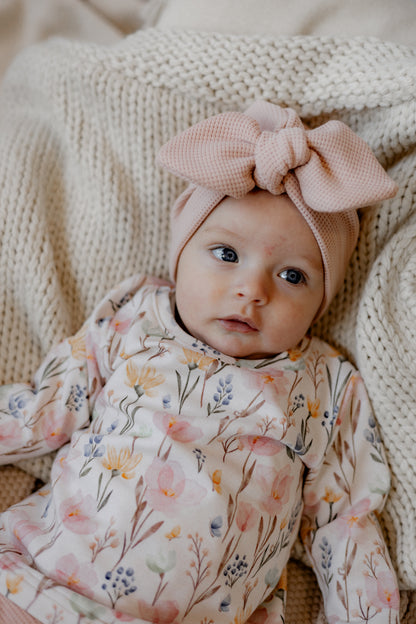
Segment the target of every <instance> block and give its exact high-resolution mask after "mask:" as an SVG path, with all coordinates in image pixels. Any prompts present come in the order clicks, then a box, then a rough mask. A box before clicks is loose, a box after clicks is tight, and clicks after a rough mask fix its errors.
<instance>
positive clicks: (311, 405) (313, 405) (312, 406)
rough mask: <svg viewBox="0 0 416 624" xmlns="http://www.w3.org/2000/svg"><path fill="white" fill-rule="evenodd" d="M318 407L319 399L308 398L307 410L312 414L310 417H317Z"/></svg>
mask: <svg viewBox="0 0 416 624" xmlns="http://www.w3.org/2000/svg"><path fill="white" fill-rule="evenodd" d="M319 407H320V401H319V399H315V401H312V399H308V412H309V414H310V415H311V416H312V418H318V416H319Z"/></svg>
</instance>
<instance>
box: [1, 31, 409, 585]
mask: <svg viewBox="0 0 416 624" xmlns="http://www.w3.org/2000/svg"><path fill="white" fill-rule="evenodd" d="M257 99H265V100H269V101H271V102H273V103H276V104H280V105H283V106H290V107H292V108H294V109H295V110H296V111H297V113H298V114H299V115H300V116H301V117H302V118H303V120H304V121H306V122H308V123H310V124H311V126H312V127H314V126H316V125H318V124H319V123H323V122H325V121H327V120H329V119H339V120H341V121H343V122H344V123H346V124H347V125H349V126H350V127H351V128H352V129H353V130H354V131H356V132H357V133H358V134H359V135H360V136H362V138H364V139H365V140H366V141H367V142H368V143H369V144H370V146H371V148H372V149H373V151H374V152H375V154H376V156H377V157H378V159H379V161H380V163H381V164H382V165H383V166H384V167H386V168H387V170H388V172H389V174H390V175H391V176H392V177H393V178H394V179H395V181H396V182H397V184H398V185H399V192H398V194H397V196H396V197H395V198H394V199H392V200H388V201H386V202H384V203H383V204H382V205H380V206H378V207H375V208H374V209H372V210H368V211H365V213H364V214H363V218H362V232H361V237H360V241H359V244H358V246H357V249H356V251H355V253H354V256H353V258H352V261H351V263H350V267H349V270H348V274H347V277H346V280H345V284H344V288H343V289H342V290H341V292H340V293H339V295H338V296H337V297H336V299H335V300H334V302H333V304H332V306H331V308H330V310H329V311H328V313H327V314H326V315H325V316H324V317H323V318H322V319H321V320H320V322H319V324H318V325H317V326H316V327H315V333H318V334H319V335H321V336H322V337H323V338H325V339H326V340H328V341H330V342H332V343H335V344H336V345H337V346H339V347H341V348H342V349H343V350H344V351H345V352H346V354H347V355H348V356H349V357H351V358H352V359H353V360H354V361H355V362H356V363H357V365H358V366H359V368H360V369H361V372H362V374H363V376H364V380H365V382H366V384H367V387H368V391H369V394H370V398H371V400H372V403H373V407H374V410H375V413H376V416H377V418H378V421H379V424H380V427H381V433H382V437H383V440H384V443H385V446H386V449H387V454H388V459H389V462H390V466H391V469H392V490H391V494H390V496H389V499H388V502H387V505H386V508H385V511H384V512H383V516H382V522H383V524H384V528H385V531H386V535H387V539H388V543H389V546H390V549H391V554H392V558H393V562H394V564H395V566H396V567H397V570H398V573H399V580H400V584H401V587H402V588H403V589H416V502H415V501H416V492H415V483H416V479H415V463H416V462H415V450H414V449H415V445H416V426H415V413H416V402H415V393H414V386H415V380H416V364H415V361H416V360H415V357H414V353H415V352H416V322H415V321H416V318H415V317H416V242H415V241H416V216H415V211H414V202H415V199H414V196H415V192H416V173H415V172H416V153H415V141H416V139H415V137H416V132H415V130H416V52H415V51H412V50H411V49H409V48H406V47H404V46H398V45H395V44H393V43H383V42H381V41H379V40H376V39H364V38H356V39H342V38H329V37H301V36H298V37H291V38H280V39H279V38H272V37H270V38H268V37H238V36H226V35H219V34H203V33H186V32H181V33H174V32H167V31H166V32H160V31H157V30H153V29H149V30H144V31H139V32H138V33H137V34H134V35H132V36H130V37H128V38H126V39H124V40H123V41H122V42H121V43H119V44H116V45H114V46H108V47H106V46H98V45H92V44H85V43H74V42H69V41H64V40H53V41H50V42H47V43H44V44H40V45H38V46H35V47H33V48H32V49H30V50H27V51H24V52H23V53H21V54H20V56H19V57H18V58H17V59H16V61H15V62H14V64H13V65H12V66H11V67H10V69H9V71H8V74H7V75H6V77H5V79H4V82H3V85H2V91H1V94H0V210H1V219H0V237H1V247H0V267H1V271H0V318H1V321H2V322H1V326H0V353H1V356H2V357H1V358H0V380H1V381H2V382H3V383H4V382H9V381H11V380H20V379H22V380H24V379H27V378H29V376H30V374H31V373H32V372H33V371H34V370H35V368H36V367H37V365H38V363H39V361H40V359H41V357H42V356H43V355H44V354H45V353H46V351H47V350H48V349H49V348H50V346H51V345H52V343H54V342H56V341H57V340H59V339H61V338H63V337H64V336H68V335H71V334H72V333H74V332H75V331H76V330H77V329H78V328H79V326H80V325H81V323H82V322H83V320H84V318H85V317H86V315H87V314H88V313H89V312H90V311H91V310H92V307H93V305H94V303H95V302H96V301H97V300H98V299H99V298H100V297H101V296H102V295H103V294H104V293H105V292H106V291H107V290H108V289H109V288H110V287H111V286H112V285H113V284H114V283H116V282H117V281H119V280H121V279H122V278H123V277H124V276H126V275H129V274H131V273H134V272H136V271H144V272H148V273H153V274H156V275H159V276H163V275H166V274H167V246H168V238H169V232H168V225H169V209H170V206H171V205H172V203H173V201H174V199H175V198H176V197H177V195H178V194H179V193H180V192H181V191H182V190H183V188H184V184H182V183H181V182H180V181H179V180H178V179H177V178H175V177H174V176H172V175H170V174H168V173H167V172H165V171H162V170H160V169H158V168H157V167H156V166H155V155H156V153H157V151H158V150H159V148H160V146H161V145H162V144H163V143H165V142H166V141H167V140H168V139H169V138H170V137H172V136H173V135H175V134H177V133H178V132H180V131H182V130H184V129H185V128H187V127H189V126H190V125H192V124H194V123H196V122H198V121H200V120H202V119H204V118H205V117H208V116H210V115H214V114H217V113H220V112H224V111H228V110H244V109H245V108H246V107H247V106H248V105H249V104H251V103H252V102H254V101H255V100H257ZM49 465H50V463H48V461H46V462H43V463H41V462H40V460H34V461H31V462H29V463H28V464H26V467H27V468H28V469H30V470H32V471H34V472H35V473H37V474H40V475H41V476H43V475H44V474H45V473H46V472H47V469H48V467H49Z"/></svg>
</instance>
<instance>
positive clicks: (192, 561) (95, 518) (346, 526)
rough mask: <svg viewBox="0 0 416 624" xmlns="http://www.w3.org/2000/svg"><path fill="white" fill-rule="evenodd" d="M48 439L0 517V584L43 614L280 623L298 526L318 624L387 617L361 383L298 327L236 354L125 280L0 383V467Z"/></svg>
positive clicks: (387, 580) (391, 597)
mask: <svg viewBox="0 0 416 624" xmlns="http://www.w3.org/2000/svg"><path fill="white" fill-rule="evenodd" d="M58 448H60V450H59V452H58V453H57V456H56V458H55V460H54V463H53V468H52V474H51V482H50V484H48V485H46V486H44V487H43V488H41V489H40V490H38V491H37V492H36V493H34V494H32V495H31V496H30V497H28V498H27V499H26V500H24V501H22V502H21V503H19V504H17V505H14V506H13V507H12V508H10V509H8V510H7V511H6V512H4V513H3V514H1V516H0V592H1V593H3V594H4V595H5V596H7V597H8V598H9V599H10V600H12V601H14V602H15V603H16V604H18V605H19V606H20V607H22V608H23V609H24V610H25V611H26V612H28V613H30V614H32V615H33V616H34V617H36V618H38V619H39V620H40V621H41V622H44V623H45V624H46V623H48V624H50V623H51V622H56V623H58V622H60V623H64V624H77V623H81V622H82V623H83V624H85V623H87V622H100V623H105V624H116V623H117V622H132V623H141V624H142V623H144V622H156V623H161V624H162V623H163V624H174V623H179V622H184V623H186V624H211V623H215V624H223V623H224V624H239V623H243V622H249V623H251V624H278V623H279V624H282V622H284V601H285V583H284V577H285V574H284V571H285V565H286V563H287V560H288V557H289V554H290V550H291V547H292V545H293V543H294V541H295V539H296V536H297V535H298V533H299V531H300V533H301V537H302V539H303V541H304V544H305V546H306V550H307V552H308V553H309V555H310V559H311V563H312V565H313V567H314V570H315V573H316V575H317V578H318V582H319V584H320V587H321V590H322V592H323V596H324V600H325V609H326V614H327V618H328V621H329V622H330V624H335V623H336V622H355V623H357V622H370V621H371V622H372V624H381V623H385V624H387V623H397V622H398V607H399V602H398V600H399V599H398V595H399V594H398V589H397V582H396V578H395V574H394V572H393V569H392V566H391V563H390V560H389V556H388V553H387V549H386V545H385V543H384V540H383V537H382V535H381V532H380V530H379V526H378V523H377V520H376V517H375V515H374V512H375V511H377V510H380V509H381V507H382V505H383V502H384V498H385V495H386V493H387V491H388V488H389V473H388V469H387V465H386V461H385V458H384V454H383V449H382V446H381V442H380V438H379V435H378V432H377V427H376V423H375V420H374V417H373V415H372V412H371V409H370V405H369V401H368V398H367V395H366V392H365V389H364V386H363V382H362V380H361V378H360V376H359V374H358V373H357V371H356V370H355V369H354V367H353V366H352V365H351V364H350V363H349V362H348V361H346V360H345V358H343V357H342V356H341V355H340V354H339V353H337V352H336V351H335V350H334V349H333V348H331V347H330V346H329V345H327V344H326V343H324V342H322V341H321V340H318V339H317V338H311V337H305V338H304V339H303V340H302V342H301V343H300V344H299V345H298V347H297V348H296V349H293V350H292V351H290V352H287V353H281V354H279V355H276V357H273V358H269V359H267V360H235V359H233V358H230V357H227V356H224V355H222V354H221V353H219V352H217V351H214V350H212V349H211V348H210V347H209V346H207V345H204V344H201V343H200V342H198V341H197V340H195V339H194V338H192V336H190V335H188V334H187V333H186V332H185V331H183V330H182V329H181V327H179V325H178V324H177V323H176V321H175V316H174V288H173V287H172V285H170V284H169V283H166V282H162V281H160V280H156V279H150V278H146V277H144V276H141V275H138V276H134V277H132V278H129V279H128V280H126V281H125V282H123V283H122V284H121V285H120V286H119V287H117V288H116V289H114V290H113V291H112V292H111V293H110V294H109V295H108V296H107V297H106V298H105V299H104V300H103V301H102V302H101V303H100V304H99V305H98V306H97V308H96V310H95V311H94V313H93V314H92V316H91V317H90V319H89V320H88V321H87V322H86V323H85V324H84V326H83V328H82V329H81V330H80V332H79V333H78V334H77V335H75V336H74V337H72V338H69V339H68V340H65V341H63V342H62V343H61V344H60V345H58V346H57V347H56V348H55V349H53V350H52V351H51V352H50V353H49V355H48V357H47V358H46V359H45V361H44V362H43V364H42V366H41V367H40V368H39V370H38V371H37V372H36V374H35V377H34V381H33V384H31V385H28V384H11V385H8V386H3V387H2V388H1V389H0V450H1V458H2V462H3V463H10V462H12V461H17V460H19V459H21V458H26V457H30V456H32V457H33V456H36V455H40V454H42V453H46V452H49V451H51V450H53V449H58Z"/></svg>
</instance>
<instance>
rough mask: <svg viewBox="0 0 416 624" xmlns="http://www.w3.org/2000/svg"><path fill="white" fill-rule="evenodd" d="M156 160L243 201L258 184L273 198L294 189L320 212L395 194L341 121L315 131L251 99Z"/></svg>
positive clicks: (191, 131) (189, 133)
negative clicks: (247, 105) (248, 104)
mask: <svg viewBox="0 0 416 624" xmlns="http://www.w3.org/2000/svg"><path fill="white" fill-rule="evenodd" d="M158 160H159V163H160V164H161V165H162V166H163V167H165V168H166V169H168V170H169V171H170V172H171V173H174V174H175V175H177V176H179V177H182V178H184V179H185V180H187V181H188V182H190V183H192V184H196V185H197V186H203V187H205V188H208V189H212V190H214V191H218V192H220V193H223V194H224V195H230V196H231V197H234V198H237V199H238V198H240V197H243V196H244V195H246V194H247V193H248V192H250V191H251V190H252V189H253V188H254V187H255V186H257V187H259V188H262V189H265V190H267V191H269V192H270V193H272V194H274V195H280V194H281V193H285V192H288V194H289V195H290V194H291V193H290V191H289V189H290V188H292V189H293V185H295V187H296V188H297V191H296V192H299V191H300V193H301V195H302V197H303V200H304V201H305V202H306V204H307V205H308V206H309V207H310V208H312V209H313V210H316V211H318V212H340V211H345V210H352V209H356V208H360V207H362V206H366V205H369V204H372V203H375V202H377V201H380V200H382V199H386V198H387V197H392V196H393V195H394V193H395V192H396V189H397V187H396V185H395V183H394V182H393V180H392V179H391V178H390V177H389V176H388V175H387V174H386V172H385V171H384V169H383V168H382V166H381V165H380V163H379V162H378V161H377V159H376V158H375V156H374V154H373V152H372V151H371V149H370V147H369V146H368V145H367V143H366V142H365V141H364V140H363V139H361V138H360V137H359V136H358V135H357V134H355V133H354V132H353V131H352V130H351V129H350V128H349V127H348V126H347V125H346V124H344V123H343V122H341V121H335V120H332V121H329V122H327V123H325V124H323V125H322V126H319V127H317V128H315V129H313V130H308V129H306V128H305V126H304V125H303V123H302V121H301V120H300V118H299V116H298V115H297V114H296V112H295V111H294V110H292V109H290V108H281V107H279V106H275V105H273V104H269V103H267V102H256V103H255V104H253V105H252V106H251V107H250V108H249V109H248V110H247V111H246V112H245V113H240V112H229V113H220V114H219V115H215V116H213V117H209V118H208V119H206V120H204V121H202V122H200V123H197V124H195V125H194V126H191V127H190V128H188V130H185V131H184V132H182V133H181V134H179V135H177V136H176V137H174V138H173V139H171V140H170V141H168V143H166V144H165V145H164V146H163V147H162V148H161V150H160V152H159V155H158Z"/></svg>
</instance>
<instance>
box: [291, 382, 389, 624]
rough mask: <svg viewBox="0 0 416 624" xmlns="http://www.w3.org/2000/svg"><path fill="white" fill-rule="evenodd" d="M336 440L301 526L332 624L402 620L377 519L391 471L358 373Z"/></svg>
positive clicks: (308, 487)
mask: <svg viewBox="0 0 416 624" xmlns="http://www.w3.org/2000/svg"><path fill="white" fill-rule="evenodd" d="M330 443H331V446H330V447H329V449H328V450H327V452H326V454H325V458H324V461H323V462H322V464H321V465H320V466H318V467H316V469H312V470H311V471H310V472H309V473H308V475H307V478H306V480H305V485H304V499H305V508H304V516H303V522H302V530H301V533H302V538H303V541H304V543H305V546H306V549H307V551H308V553H309V555H310V558H311V561H312V565H313V567H314V570H315V573H316V575H317V578H318V582H319V585H320V587H321V590H322V593H323V597H324V602H325V611H326V616H327V619H328V622H329V624H335V623H337V624H341V623H347V622H354V623H358V622H369V621H371V622H372V624H397V623H398V621H399V615H398V613H399V591H398V586H397V580H396V575H395V573H394V570H393V567H392V564H391V562H390V558H389V554H388V551H387V547H386V544H385V542H384V539H383V536H382V534H381V530H380V527H379V524H378V521H377V518H376V513H377V512H378V511H380V510H381V508H382V506H383V503H384V499H385V496H386V494H387V491H388V488H389V471H388V467H387V465H386V460H385V457H384V453H383V449H382V445H381V441H380V437H379V434H378V431H377V426H376V422H375V419H374V416H373V414H372V411H371V407H370V404H369V400H368V397H367V394H366V390H365V388H364V385H363V382H362V380H361V378H360V377H359V376H358V375H353V376H352V377H351V379H350V380H349V382H348V385H347V387H346V390H345V392H344V396H343V400H342V401H341V403H340V406H339V412H338V414H337V415H336V427H335V428H334V435H333V437H332V439H331V441H330Z"/></svg>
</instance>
